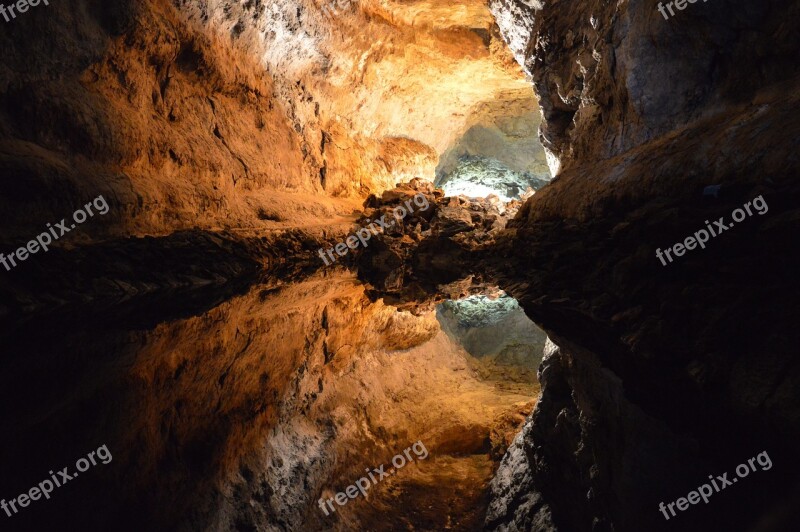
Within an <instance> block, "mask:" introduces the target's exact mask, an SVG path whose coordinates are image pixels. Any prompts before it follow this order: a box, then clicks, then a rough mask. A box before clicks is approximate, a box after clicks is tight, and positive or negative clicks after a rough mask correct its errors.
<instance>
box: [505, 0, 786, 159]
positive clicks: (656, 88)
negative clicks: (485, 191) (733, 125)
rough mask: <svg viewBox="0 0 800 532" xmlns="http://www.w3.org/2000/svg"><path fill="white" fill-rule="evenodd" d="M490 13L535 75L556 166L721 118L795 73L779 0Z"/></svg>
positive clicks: (520, 4)
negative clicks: (662, 9)
mask: <svg viewBox="0 0 800 532" xmlns="http://www.w3.org/2000/svg"><path fill="white" fill-rule="evenodd" d="M491 9H492V13H493V14H494V15H495V17H496V19H497V22H498V25H499V26H500V29H501V32H502V33H503V34H504V36H505V38H506V40H507V41H508V42H509V45H510V47H511V48H512V50H513V51H514V53H515V56H516V57H517V59H518V60H520V62H521V64H522V65H524V68H525V71H526V72H527V73H528V74H529V75H530V76H531V77H532V80H533V84H534V88H535V90H536V93H537V95H538V96H539V103H540V105H541V107H542V112H543V114H544V119H545V120H544V124H543V127H542V129H541V138H542V143H543V144H544V146H545V148H546V149H547V150H548V151H549V152H550V154H551V155H552V156H553V158H554V160H553V163H552V165H551V167H552V168H554V169H557V168H559V167H564V168H567V167H570V166H572V165H573V164H579V163H582V162H586V161H589V160H592V159H595V158H601V159H604V158H608V157H611V156H613V155H618V154H620V153H623V152H625V151H627V150H629V149H631V148H632V147H634V146H637V145H639V144H642V143H643V142H646V141H648V140H650V139H653V138H655V137H658V136H660V135H662V134H664V133H666V132H668V131H671V130H674V129H676V128H678V127H680V126H682V125H685V124H687V123H689V122H691V121H692V120H695V119H697V118H699V117H702V116H709V115H713V114H716V113H719V112H724V109H725V107H726V106H727V105H730V104H734V103H736V102H746V101H748V100H749V99H750V98H751V97H752V95H753V94H754V93H755V92H756V91H757V90H758V89H760V88H762V87H765V86H767V85H770V84H773V83H776V82H778V81H781V80H784V79H787V78H791V77H793V73H794V70H795V69H794V68H793V66H792V63H791V57H792V54H793V50H796V48H797V36H796V35H795V33H796V32H794V30H793V26H794V21H795V16H796V11H795V10H796V8H795V6H792V5H790V4H789V3H786V2H780V1H768V2H758V3H753V2H747V1H744V0H739V1H732V2H724V3H723V2H709V3H704V4H703V5H701V6H694V5H693V6H690V7H689V8H687V9H686V10H684V11H677V15H676V16H675V17H673V18H671V19H670V20H664V18H663V17H662V15H661V14H659V12H658V11H657V9H656V6H653V5H651V2H645V1H643V0H634V1H630V2H624V3H620V4H616V3H612V2H600V1H596V2H580V3H578V2H573V3H570V4H567V3H564V2H558V1H556V2H552V1H546V0H542V1H538V0H531V1H527V0H493V1H492V2H491ZM767 36H769V37H767ZM554 173H557V172H554Z"/></svg>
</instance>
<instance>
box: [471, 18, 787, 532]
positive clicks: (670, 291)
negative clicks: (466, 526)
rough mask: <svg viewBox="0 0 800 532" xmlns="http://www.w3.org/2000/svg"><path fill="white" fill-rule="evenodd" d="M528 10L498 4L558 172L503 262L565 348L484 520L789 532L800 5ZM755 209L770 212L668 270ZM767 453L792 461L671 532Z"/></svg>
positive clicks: (506, 525) (532, 205)
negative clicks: (672, 508) (683, 245)
mask: <svg viewBox="0 0 800 532" xmlns="http://www.w3.org/2000/svg"><path fill="white" fill-rule="evenodd" d="M493 5H495V4H493ZM498 6H499V7H498ZM503 6H505V7H503ZM534 7H535V9H534ZM534 7H531V8H530V9H524V6H523V3H522V2H510V3H502V4H497V5H495V9H501V10H503V13H505V15H504V16H505V19H503V18H498V20H505V21H506V24H510V22H509V21H510V20H515V21H517V23H518V24H519V26H513V24H512V26H513V27H512V28H511V29H514V30H515V31H517V37H516V38H517V40H518V41H519V39H520V35H524V32H522V30H520V27H527V26H526V25H527V24H528V23H529V21H530V19H531V18H534V19H535V23H534V29H533V30H532V32H531V34H530V36H529V38H527V39H522V40H523V41H527V43H528V44H526V45H525V63H524V64H525V66H526V70H527V71H528V72H529V73H530V74H531V76H532V77H533V80H534V86H535V89H536V91H537V93H538V95H539V97H540V104H541V107H542V110H543V112H544V122H543V126H542V132H541V135H542V138H543V140H544V142H545V146H546V148H547V149H549V150H550V151H551V153H552V154H553V155H554V156H555V157H556V158H557V159H558V160H559V162H560V164H561V169H560V174H559V177H558V178H557V179H556V180H554V182H553V183H552V184H551V185H550V186H548V187H545V188H544V189H543V190H541V191H540V192H539V193H537V194H536V196H534V197H533V198H532V199H530V200H529V201H528V202H527V203H526V204H525V205H524V206H523V208H522V209H521V211H520V213H519V214H518V216H517V218H516V219H515V220H513V221H511V222H510V223H509V228H510V231H509V232H508V233H507V234H506V242H505V243H504V244H501V245H500V246H499V248H498V251H497V252H498V255H499V256H500V258H499V259H498V260H497V261H496V264H495V266H494V268H495V271H497V272H498V273H499V276H500V277H501V278H503V279H504V281H501V282H500V283H499V284H500V286H501V287H502V288H504V289H506V290H507V291H508V292H509V293H510V294H511V295H512V296H513V297H515V298H517V299H518V300H519V301H520V304H521V305H522V306H523V308H524V309H525V311H526V313H527V314H528V315H529V316H531V318H532V319H533V320H534V321H536V322H537V323H538V324H540V325H542V326H543V328H544V329H545V330H546V331H547V332H548V333H549V335H550V337H551V338H552V339H553V341H554V342H555V343H556V344H558V346H560V349H558V350H555V351H553V352H552V353H551V355H550V357H549V358H548V359H547V360H546V361H545V363H544V364H543V366H542V369H541V373H542V384H543V392H542V397H541V400H540V401H539V403H538V405H537V409H536V410H535V412H534V414H533V415H532V418H531V419H530V420H529V422H528V425H527V427H526V429H525V431H524V433H523V434H522V435H521V436H520V439H519V440H518V442H517V444H516V445H515V447H514V448H513V450H512V452H510V453H509V454H508V455H507V456H506V458H505V461H504V466H503V467H501V471H500V473H499V474H498V476H497V477H496V478H495V481H494V483H493V493H494V495H493V502H492V506H491V511H490V514H489V517H488V518H487V526H488V527H489V528H490V529H497V530H554V529H556V530H570V531H573V530H587V531H588V530H617V531H624V530H661V529H665V530H677V529H680V530H709V529H720V528H721V529H726V530H784V529H790V528H791V525H790V523H795V522H796V511H793V510H789V509H790V508H796V507H797V505H796V497H797V495H796V490H794V489H793V486H795V485H796V483H797V481H798V479H800V474H799V472H800V468H799V467H798V459H797V454H796V451H795V447H796V446H795V443H794V442H795V441H796V438H797V437H798V435H800V414H799V412H800V407H798V405H800V396H798V393H797V390H798V385H799V384H800V381H798V379H799V378H800V366H798V358H797V349H796V346H797V345H800V344H799V343H800V338H799V337H798V334H797V332H796V327H795V326H794V325H793V323H794V322H795V321H796V320H797V318H798V314H797V305H796V302H795V301H794V298H795V296H794V295H792V294H796V293H797V290H798V283H797V279H796V276H795V275H794V274H793V273H792V272H794V271H796V268H797V267H798V266H800V257H798V254H797V253H796V252H795V250H794V249H795V247H796V246H795V244H793V242H794V241H795V240H796V235H797V234H798V229H800V227H798V220H800V212H798V210H797V204H798V200H799V199H800V187H798V185H797V183H798V177H800V175H799V174H800V168H799V167H798V159H797V157H796V155H795V154H796V152H797V149H798V142H797V140H796V139H797V138H798V133H800V122H798V120H797V118H796V113H795V112H794V111H793V109H795V108H796V106H797V103H798V100H797V96H796V94H797V93H798V91H797V89H798V86H799V85H798V79H797V71H796V69H795V68H793V67H792V66H790V64H789V63H788V62H787V52H788V50H791V49H794V48H796V47H797V44H798V42H797V39H798V37H797V34H796V32H793V31H792V30H791V28H792V27H793V26H794V25H795V24H796V23H797V22H798V20H799V17H798V8H797V6H796V5H794V4H793V3H790V2H763V3H759V4H757V5H756V4H752V3H745V2H726V3H711V2H709V3H707V4H704V3H696V4H689V5H688V7H687V9H686V10H685V11H679V12H678V16H676V17H675V18H674V19H670V20H664V18H663V17H662V16H661V15H660V14H659V13H658V11H657V10H656V6H655V5H654V4H651V3H645V2H622V3H605V2H603V3H601V2H595V3H593V2H588V3H567V2H542V3H541V4H540V5H538V6H534ZM520 10H522V11H524V16H523V15H519V14H518V13H519V12H520ZM501 28H502V24H501ZM506 35H511V34H509V32H508V27H507V28H506ZM708 185H719V187H720V188H719V189H718V192H719V193H718V194H717V195H709V196H704V189H705V187H706V186H708ZM758 196H761V197H762V198H763V199H764V200H765V201H766V203H767V204H768V206H769V211H768V212H767V213H764V214H763V215H761V214H753V216H748V217H747V218H746V219H745V220H744V221H742V222H741V223H736V224H735V226H734V227H732V228H731V229H729V230H727V231H725V232H724V233H723V234H720V235H719V236H717V237H715V238H712V239H711V242H710V243H709V244H708V245H707V247H706V248H705V249H700V248H697V249H695V250H693V251H687V252H686V254H685V255H684V256H682V257H675V259H676V260H675V261H674V262H672V263H668V264H667V265H662V263H661V262H660V261H659V259H658V258H657V256H656V250H657V249H662V250H663V249H665V248H669V247H671V246H672V245H673V244H674V243H676V242H682V241H684V239H685V238H686V237H687V236H691V235H693V234H694V233H695V232H696V231H698V230H699V229H702V228H705V227H706V226H707V225H710V224H713V223H714V221H715V220H717V219H718V218H719V217H725V219H726V220H727V222H730V220H731V215H732V211H734V209H736V208H739V207H742V206H743V205H744V204H745V203H747V202H748V201H751V200H753V198H756V197H758ZM707 220H708V222H707ZM500 240H502V237H501V238H500ZM764 450H766V451H768V452H769V455H770V456H771V457H772V458H773V461H775V462H776V463H777V462H778V461H780V463H781V464H782V466H781V467H780V468H778V467H777V466H776V467H775V468H773V469H772V470H770V471H769V472H763V473H759V476H758V477H755V475H754V478H752V479H751V478H748V479H747V480H746V481H745V480H742V481H741V482H739V483H738V484H737V485H736V488H735V489H730V490H728V491H726V492H724V494H723V493H722V492H721V493H720V494H719V495H718V496H717V499H716V500H713V501H711V502H710V503H709V504H708V505H704V504H700V505H699V506H691V507H690V510H688V511H686V512H681V513H680V514H679V516H678V517H677V518H673V519H671V520H670V521H667V520H665V519H664V517H663V516H662V514H661V513H660V512H659V509H658V504H659V502H670V501H675V500H676V499H677V498H678V497H682V496H684V497H685V496H686V494H687V493H688V492H689V491H691V490H693V489H695V488H696V487H697V486H699V485H700V484H702V483H704V482H706V480H705V479H707V477H708V475H709V474H722V473H723V472H725V471H729V472H730V471H732V470H733V469H734V468H735V467H736V466H737V465H738V464H740V463H742V462H743V461H745V460H746V459H747V458H749V457H752V456H755V455H756V454H757V453H759V452H761V451H764ZM776 457H778V458H776ZM518 481H521V482H523V487H517V486H515V485H514V484H515V483H516V482H518Z"/></svg>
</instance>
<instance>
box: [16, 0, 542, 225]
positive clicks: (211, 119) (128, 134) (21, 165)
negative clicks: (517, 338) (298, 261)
mask: <svg viewBox="0 0 800 532" xmlns="http://www.w3.org/2000/svg"><path fill="white" fill-rule="evenodd" d="M83 3H84V4H87V5H88V2H83ZM327 5H328V4H326V3H323V2H314V1H310V0H301V1H300V2H296V1H291V2H290V1H269V2H262V1H257V2H232V1H212V2H206V1H201V2H181V1H174V2H168V1H167V0H146V1H144V2H130V1H123V2H118V3H115V4H114V6H110V5H109V6H104V7H103V8H102V9H100V10H97V9H93V8H91V7H87V8H86V9H67V8H65V7H59V6H55V5H54V6H52V9H49V10H48V11H47V16H44V15H43V14H38V13H33V14H32V15H31V16H30V17H24V18H20V19H19V20H17V21H15V24H13V25H9V26H8V28H7V29H8V30H9V31H8V32H6V33H4V35H3V36H2V37H0V40H2V44H3V48H4V49H7V50H13V52H12V53H11V54H10V55H9V57H8V59H7V60H6V61H5V62H4V67H3V70H2V71H0V85H2V86H3V87H4V89H7V91H6V93H7V99H6V101H7V105H8V109H9V112H8V116H7V121H6V124H5V126H6V127H5V129H4V135H5V136H6V138H7V139H8V142H7V146H8V148H7V150H8V153H9V154H10V157H9V159H8V160H7V162H5V163H4V164H5V170H6V173H7V174H9V175H10V176H12V178H11V179H9V180H6V181H4V182H3V184H2V185H0V186H2V187H3V188H2V194H0V205H2V206H3V207H5V208H8V210H9V211H10V212H13V215H12V216H10V217H9V220H8V223H7V227H8V235H7V236H9V237H10V236H12V235H17V234H18V235H24V234H28V233H29V232H30V231H31V230H32V228H33V227H34V226H36V227H38V225H40V223H39V220H41V219H42V218H44V219H48V220H53V219H55V220H58V219H60V218H61V217H62V216H63V212H62V211H63V209H62V205H71V204H77V203H78V202H79V201H82V200H84V198H85V197H94V196H96V195H97V194H98V193H101V192H105V193H106V196H107V197H109V201H110V202H111V203H112V214H111V215H109V218H108V220H109V222H111V223H110V224H107V225H105V226H103V227H102V229H99V228H93V227H88V228H87V231H88V232H89V240H91V239H94V238H99V237H101V236H103V237H108V236H119V235H130V234H135V235H141V234H152V235H165V234H169V233H170V232H172V231H175V230H179V229H185V228H200V229H205V230H211V231H215V230H220V229H229V228H236V230H237V231H241V230H243V229H246V230H248V231H251V232H252V233H257V232H263V231H285V230H286V229H290V228H297V227H303V228H306V229H307V230H308V231H309V232H312V233H314V235H317V236H318V235H319V234H321V231H320V230H319V226H320V225H321V221H322V220H324V222H325V226H326V227H328V228H331V229H333V230H335V231H339V232H342V233H343V232H345V231H346V227H347V225H348V224H349V222H350V221H352V217H351V216H350V215H351V213H352V211H353V210H354V209H357V208H358V207H359V206H360V202H361V201H362V200H363V199H364V198H365V197H366V196H367V195H368V194H369V193H370V192H380V191H382V190H385V189H388V188H391V187H393V186H394V185H395V184H396V183H397V182H400V181H408V180H409V179H411V178H413V177H421V178H424V179H427V180H430V181H433V179H434V172H435V168H436V165H437V163H438V159H439V156H440V155H441V154H443V153H444V152H445V151H446V150H447V149H448V148H449V147H451V146H452V145H454V143H456V142H457V140H458V139H459V138H460V137H461V136H462V135H463V134H464V133H465V132H466V130H467V129H468V128H469V127H470V126H471V125H473V124H474V123H475V115H476V113H478V112H481V109H482V106H484V105H485V104H486V102H492V101H494V100H495V99H497V98H498V97H501V96H502V95H507V94H511V93H520V91H523V92H526V93H527V95H526V98H528V99H529V101H531V98H532V93H531V89H530V84H529V83H528V82H527V81H526V80H525V77H524V75H523V73H522V70H521V68H520V67H519V65H518V64H516V62H515V61H514V60H513V58H512V56H511V55H510V53H509V52H508V49H507V47H506V45H505V43H504V42H503V41H502V39H501V38H500V35H499V33H498V32H497V30H496V27H495V26H494V24H493V20H492V17H491V14H490V13H489V11H488V9H487V7H486V6H485V5H484V4H483V3H482V2H480V1H477V0H472V1H470V2H467V3H466V4H461V5H459V7H458V8H457V9H453V7H452V6H450V5H448V4H446V3H443V2H436V3H432V2H411V3H409V2H402V3H401V2H377V1H364V2H352V3H347V4H346V5H342V4H341V3H340V6H341V7H342V9H339V10H338V13H335V14H332V13H323V7H325V6H327ZM64 20H66V21H69V24H61V23H60V22H59V21H64ZM34 30H35V32H36V33H39V34H43V35H51V36H53V38H54V39H55V42H57V43H58V45H57V46H53V47H50V48H47V47H39V46H38V44H36V42H37V41H35V39H34V40H31V39H29V38H28V37H27V36H26V35H29V34H31V33H34ZM86 36H88V37H86ZM31 58H35V60H30V59H31ZM53 72H58V73H59V75H58V76H53V75H51V74H52V73H53ZM476 80H480V81H479V82H476ZM30 117H36V120H35V121H31V120H30ZM87 161H91V162H87ZM27 190H35V191H37V192H38V194H36V195H29V194H25V193H24V192H25V191H27ZM44 198H59V199H58V200H45V199H44ZM3 202H7V203H5V204H4V203H3ZM20 202H22V203H24V206H25V208H17V207H19V206H20ZM62 202H63V203H62ZM12 207H13V209H12Z"/></svg>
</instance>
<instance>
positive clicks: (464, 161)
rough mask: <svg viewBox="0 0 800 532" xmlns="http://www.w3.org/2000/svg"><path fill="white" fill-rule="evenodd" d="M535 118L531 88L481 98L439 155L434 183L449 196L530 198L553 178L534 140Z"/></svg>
mask: <svg viewBox="0 0 800 532" xmlns="http://www.w3.org/2000/svg"><path fill="white" fill-rule="evenodd" d="M540 122H541V115H540V111H539V107H538V104H537V101H536V98H535V95H534V93H533V91H532V90H515V91H509V92H508V93H504V94H500V95H498V97H497V98H496V99H495V100H491V101H485V102H482V103H481V104H480V105H479V106H477V109H476V110H475V111H474V112H473V114H472V116H471V117H470V120H469V121H468V123H467V126H466V127H465V130H464V132H463V134H461V135H460V136H459V137H458V138H457V139H456V140H455V141H454V142H453V143H452V144H451V145H450V146H449V147H448V148H447V150H446V151H445V152H444V153H443V154H442V155H441V157H440V158H439V164H438V165H437V167H436V178H435V181H434V185H435V186H436V187H438V188H441V189H443V190H444V191H445V193H446V194H447V195H448V196H458V195H464V196H467V197H469V198H485V197H487V196H489V195H491V194H493V195H495V196H497V197H498V198H499V199H500V200H501V201H502V202H504V203H508V202H510V201H513V200H519V199H525V198H527V197H529V196H531V195H532V194H533V193H535V192H536V191H538V190H540V189H541V188H542V187H544V186H545V185H547V184H548V183H549V182H550V180H551V179H552V174H551V171H550V168H549V167H548V163H547V157H546V154H545V151H544V148H543V146H542V144H541V142H540V140H539V124H540Z"/></svg>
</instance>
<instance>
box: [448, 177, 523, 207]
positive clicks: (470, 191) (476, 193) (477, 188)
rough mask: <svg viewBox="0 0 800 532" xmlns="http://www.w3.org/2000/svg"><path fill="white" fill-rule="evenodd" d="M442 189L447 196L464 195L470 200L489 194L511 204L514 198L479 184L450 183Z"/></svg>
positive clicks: (467, 182) (465, 182)
mask: <svg viewBox="0 0 800 532" xmlns="http://www.w3.org/2000/svg"><path fill="white" fill-rule="evenodd" d="M442 189H444V193H445V194H446V195H447V196H458V195H459V194H463V195H464V196H467V197H468V198H485V197H486V196H488V195H489V194H494V195H495V196H497V197H499V198H500V199H501V200H502V201H504V202H509V201H511V200H512V198H509V197H508V196H506V195H505V194H503V193H502V192H500V191H499V190H495V189H493V188H491V187H487V186H486V185H481V184H478V183H470V182H469V181H452V182H448V183H445V184H444V185H442Z"/></svg>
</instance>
